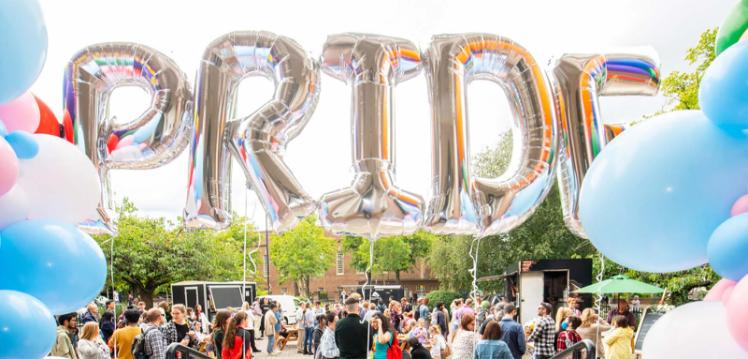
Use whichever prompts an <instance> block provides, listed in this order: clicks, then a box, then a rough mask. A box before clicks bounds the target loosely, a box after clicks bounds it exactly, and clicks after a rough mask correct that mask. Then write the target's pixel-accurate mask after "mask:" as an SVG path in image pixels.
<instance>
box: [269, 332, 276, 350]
mask: <svg viewBox="0 0 748 359" xmlns="http://www.w3.org/2000/svg"><path fill="white" fill-rule="evenodd" d="M274 345H275V335H268V354H270V353H272V352H273V346H274Z"/></svg>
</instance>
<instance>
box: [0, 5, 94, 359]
mask: <svg viewBox="0 0 748 359" xmlns="http://www.w3.org/2000/svg"><path fill="white" fill-rule="evenodd" d="M0 18H2V19H3V21H2V22H0V44H2V52H3V56H2V60H0V78H2V79H3V81H0V328H2V329H1V330H0V358H41V357H44V356H45V355H46V354H47V353H48V352H49V350H50V349H51V347H52V345H53V344H54V341H55V334H56V333H55V327H56V325H55V319H54V317H53V316H52V315H53V314H62V313H67V312H72V311H75V310H76V309H78V308H81V307H82V306H84V305H85V304H86V303H88V302H89V301H90V300H91V299H92V298H94V297H95V296H96V295H97V294H98V293H99V291H100V290H101V288H102V286H103V284H104V281H105V278H106V261H105V259H104V253H103V252H102V250H101V249H100V248H99V246H98V245H97V244H96V242H95V241H94V240H93V239H92V238H91V237H89V236H88V235H87V234H85V233H83V232H81V231H80V230H79V229H78V228H77V227H76V224H77V223H78V222H79V221H81V220H83V219H86V218H90V217H91V216H92V212H94V210H95V208H96V205H97V204H98V198H99V196H98V192H100V187H99V181H98V175H97V173H96V171H95V169H94V168H93V165H92V164H91V162H90V161H89V160H88V158H87V157H86V156H85V155H84V154H83V153H82V152H80V151H79V150H78V149H77V148H76V147H75V146H74V145H72V144H70V143H68V142H67V141H65V140H63V139H61V138H59V136H60V128H61V127H60V125H59V122H57V119H56V118H55V117H54V115H53V114H52V112H51V111H50V110H49V108H48V107H47V106H46V105H45V104H44V103H43V102H41V100H39V99H37V98H36V97H34V95H32V94H31V93H30V92H28V88H29V87H30V86H31V84H32V83H33V82H34V81H35V80H36V78H37V76H38V75H39V73H40V72H41V69H42V66H43V64H44V60H45V57H46V48H47V32H46V27H45V25H44V20H43V17H42V12H41V8H40V7H39V4H38V3H37V2H36V1H29V0H3V1H0ZM50 135H53V136H50Z"/></svg>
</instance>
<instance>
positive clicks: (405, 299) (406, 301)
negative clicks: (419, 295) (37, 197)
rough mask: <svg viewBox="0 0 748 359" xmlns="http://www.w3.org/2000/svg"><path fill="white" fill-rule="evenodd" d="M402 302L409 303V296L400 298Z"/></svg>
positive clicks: (403, 303)
mask: <svg viewBox="0 0 748 359" xmlns="http://www.w3.org/2000/svg"><path fill="white" fill-rule="evenodd" d="M400 304H402V305H406V304H408V298H406V297H402V298H400Z"/></svg>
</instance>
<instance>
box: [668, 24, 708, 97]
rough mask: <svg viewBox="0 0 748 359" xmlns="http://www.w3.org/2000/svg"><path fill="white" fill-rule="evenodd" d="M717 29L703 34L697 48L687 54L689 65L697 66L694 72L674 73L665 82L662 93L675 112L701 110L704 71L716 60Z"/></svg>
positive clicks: (689, 50)
mask: <svg viewBox="0 0 748 359" xmlns="http://www.w3.org/2000/svg"><path fill="white" fill-rule="evenodd" d="M716 39H717V28H713V29H709V30H706V31H704V32H703V33H701V36H700V37H699V42H698V43H697V44H696V46H694V47H692V48H690V49H688V51H687V52H686V57H685V59H686V61H688V63H689V65H691V66H693V65H696V69H695V70H694V71H693V72H683V71H673V72H672V73H670V74H669V75H668V76H667V77H666V78H665V79H664V80H663V81H662V86H661V91H662V93H663V94H664V95H665V96H666V97H667V98H668V100H669V104H670V106H671V108H672V109H673V110H695V109H698V108H699V84H700V83H701V78H702V77H703V76H704V71H706V69H707V68H708V67H709V65H711V63H712V61H714V58H715V56H716V55H715V51H714V46H715V41H716Z"/></svg>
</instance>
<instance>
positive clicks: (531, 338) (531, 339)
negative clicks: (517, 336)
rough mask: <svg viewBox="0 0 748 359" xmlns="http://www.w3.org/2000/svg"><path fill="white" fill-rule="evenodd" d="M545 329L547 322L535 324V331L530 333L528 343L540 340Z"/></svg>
mask: <svg viewBox="0 0 748 359" xmlns="http://www.w3.org/2000/svg"><path fill="white" fill-rule="evenodd" d="M544 327H545V322H543V321H538V322H537V323H535V329H533V331H532V333H530V336H529V337H527V341H528V342H534V341H535V340H536V339H538V338H537V337H538V336H539V335H540V333H542V332H543V328H544Z"/></svg>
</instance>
